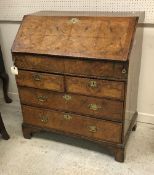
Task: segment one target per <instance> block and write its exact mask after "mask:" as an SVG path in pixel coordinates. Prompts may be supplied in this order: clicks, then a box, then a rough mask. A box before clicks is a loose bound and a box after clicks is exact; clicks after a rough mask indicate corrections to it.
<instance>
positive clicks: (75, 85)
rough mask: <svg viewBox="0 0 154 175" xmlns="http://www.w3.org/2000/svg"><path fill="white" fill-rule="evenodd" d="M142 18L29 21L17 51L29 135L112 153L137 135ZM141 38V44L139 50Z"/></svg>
mask: <svg viewBox="0 0 154 175" xmlns="http://www.w3.org/2000/svg"><path fill="white" fill-rule="evenodd" d="M137 20H138V18H137V17H92V16H91V17H90V16H89V17H88V16H76V17H74V16H43V15H27V16H25V17H24V18H23V21H22V24H21V26H20V29H19V31H18V33H17V36H16V39H15V41H14V44H13V47H12V55H13V59H14V62H15V66H16V67H17V68H18V71H19V73H18V75H17V76H16V81H17V85H18V91H19V97H20V101H21V107H22V113H23V125H22V127H23V135H24V137H25V138H27V139H29V138H31V136H32V134H33V133H35V132H37V131H42V130H45V131H52V132H57V133H62V134H66V135H70V136H75V137H79V138H85V139H88V140H91V141H95V142H99V143H103V144H104V145H106V146H109V147H112V149H113V150H114V153H115V159H116V160H117V161H120V162H123V161H124V154H125V146H126V142H127V139H128V136H129V133H130V131H131V130H135V128H136V117H137V111H136V102H137V90H138V77H139V67H140V51H139V48H140V47H141V42H140V41H139V39H137V32H136V34H135V31H136V26H137ZM134 38H136V39H135V44H134Z"/></svg>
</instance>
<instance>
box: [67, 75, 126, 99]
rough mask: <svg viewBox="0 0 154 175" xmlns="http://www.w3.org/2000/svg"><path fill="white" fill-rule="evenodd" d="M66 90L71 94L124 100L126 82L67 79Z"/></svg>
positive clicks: (69, 77)
mask: <svg viewBox="0 0 154 175" xmlns="http://www.w3.org/2000/svg"><path fill="white" fill-rule="evenodd" d="M66 89H67V92H69V93H77V94H83V95H89V96H96V97H108V98H114V99H118V100H123V99H124V82H119V81H107V80H97V79H89V78H78V77H71V76H67V77H66Z"/></svg>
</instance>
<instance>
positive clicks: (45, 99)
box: [37, 95, 48, 102]
mask: <svg viewBox="0 0 154 175" xmlns="http://www.w3.org/2000/svg"><path fill="white" fill-rule="evenodd" d="M47 98H48V97H47V96H43V95H41V96H38V97H37V99H38V101H40V102H45V101H47Z"/></svg>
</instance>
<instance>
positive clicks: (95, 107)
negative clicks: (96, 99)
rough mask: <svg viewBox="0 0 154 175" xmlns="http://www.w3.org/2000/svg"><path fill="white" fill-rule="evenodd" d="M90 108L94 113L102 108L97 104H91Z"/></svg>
mask: <svg viewBox="0 0 154 175" xmlns="http://www.w3.org/2000/svg"><path fill="white" fill-rule="evenodd" d="M88 107H89V109H91V110H93V111H97V110H98V109H100V108H101V106H99V105H96V104H89V105H88Z"/></svg>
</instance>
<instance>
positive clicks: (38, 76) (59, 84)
mask: <svg viewBox="0 0 154 175" xmlns="http://www.w3.org/2000/svg"><path fill="white" fill-rule="evenodd" d="M18 72H19V73H18V75H17V76H16V81H17V85H19V86H26V87H34V88H39V89H47V90H53V91H59V92H64V77H63V76H60V75H54V74H47V73H39V72H32V71H23V70H19V71H18Z"/></svg>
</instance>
